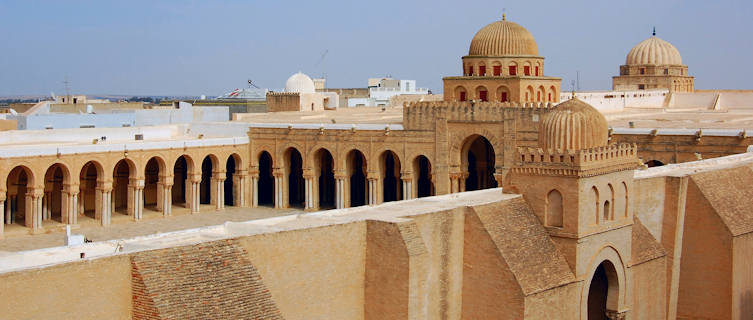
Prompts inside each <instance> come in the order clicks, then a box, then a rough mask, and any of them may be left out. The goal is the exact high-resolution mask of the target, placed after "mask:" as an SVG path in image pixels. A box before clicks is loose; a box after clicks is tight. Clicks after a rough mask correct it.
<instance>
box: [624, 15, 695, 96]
mask: <svg viewBox="0 0 753 320" xmlns="http://www.w3.org/2000/svg"><path fill="white" fill-rule="evenodd" d="M612 89H613V90H620V91H632V90H648V89H669V90H670V91H673V92H693V90H694V79H693V77H691V76H689V75H688V66H686V65H684V64H682V56H680V51H678V50H677V48H675V46H673V45H672V44H671V43H669V42H667V41H664V40H662V39H659V38H658V37H657V36H656V29H654V32H653V35H652V36H651V37H650V38H648V39H646V40H643V41H641V43H639V44H637V45H636V46H635V47H633V49H631V50H630V52H629V53H628V55H627V58H626V59H625V64H624V65H622V66H620V75H619V76H616V77H613V78H612Z"/></svg>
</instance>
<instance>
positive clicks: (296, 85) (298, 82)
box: [285, 72, 316, 93]
mask: <svg viewBox="0 0 753 320" xmlns="http://www.w3.org/2000/svg"><path fill="white" fill-rule="evenodd" d="M285 91H286V92H298V93H314V92H316V88H315V87H314V80H311V78H310V77H309V76H307V75H305V74H303V73H301V72H298V73H296V74H294V75H292V76H290V78H288V81H287V82H285Z"/></svg>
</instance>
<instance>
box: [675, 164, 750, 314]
mask: <svg viewBox="0 0 753 320" xmlns="http://www.w3.org/2000/svg"><path fill="white" fill-rule="evenodd" d="M687 188H688V189H687V190H688V191H687V206H686V208H685V223H684V227H685V228H684V236H683V243H682V264H681V267H680V273H679V276H680V281H679V288H678V302H677V318H678V319H697V318H706V319H732V305H733V303H732V300H733V297H734V298H739V297H737V296H733V291H732V275H733V271H734V269H733V263H732V261H733V260H732V258H733V257H732V254H733V249H732V245H733V242H732V240H733V239H732V237H731V235H730V234H729V231H728V230H727V227H726V226H725V225H724V223H723V222H722V221H721V219H720V217H719V216H718V215H717V214H716V212H715V210H714V208H713V207H712V206H711V204H710V203H709V202H708V201H707V200H706V199H705V197H704V195H703V193H702V192H701V190H700V189H699V187H698V185H697V184H696V183H695V182H694V181H693V179H690V181H689V182H688V187H687Z"/></svg>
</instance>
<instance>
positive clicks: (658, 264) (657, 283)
mask: <svg viewBox="0 0 753 320" xmlns="http://www.w3.org/2000/svg"><path fill="white" fill-rule="evenodd" d="M630 269H631V271H632V275H633V278H632V285H633V293H632V301H631V303H632V308H631V310H630V316H631V319H667V294H666V293H667V291H666V283H667V272H666V271H667V264H666V259H665V258H664V257H661V258H657V259H653V260H650V261H647V262H644V263H641V264H637V265H634V266H632V267H631V268H630Z"/></svg>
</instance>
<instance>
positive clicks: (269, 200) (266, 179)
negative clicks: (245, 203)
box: [258, 151, 275, 207]
mask: <svg viewBox="0 0 753 320" xmlns="http://www.w3.org/2000/svg"><path fill="white" fill-rule="evenodd" d="M258 197H259V198H258V201H259V202H258V204H259V205H260V206H272V207H274V205H275V179H274V176H273V175H272V156H271V155H270V154H269V152H266V151H264V152H262V153H261V154H260V155H259V181H258Z"/></svg>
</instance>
